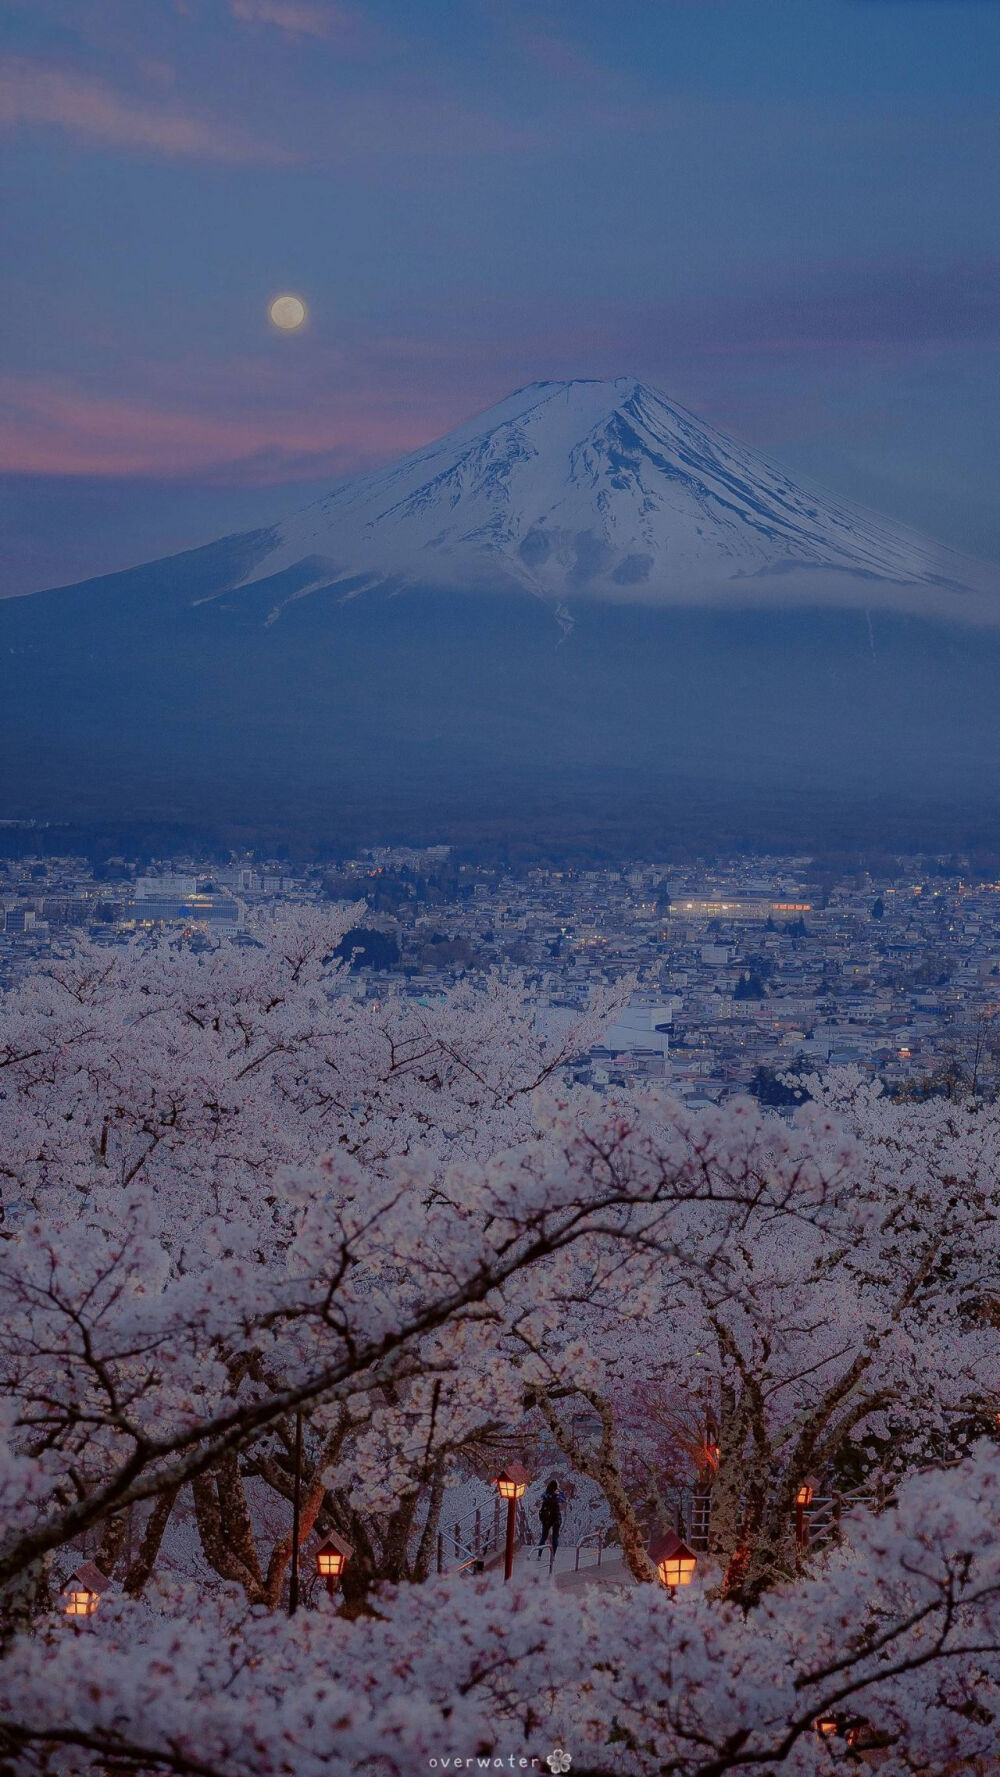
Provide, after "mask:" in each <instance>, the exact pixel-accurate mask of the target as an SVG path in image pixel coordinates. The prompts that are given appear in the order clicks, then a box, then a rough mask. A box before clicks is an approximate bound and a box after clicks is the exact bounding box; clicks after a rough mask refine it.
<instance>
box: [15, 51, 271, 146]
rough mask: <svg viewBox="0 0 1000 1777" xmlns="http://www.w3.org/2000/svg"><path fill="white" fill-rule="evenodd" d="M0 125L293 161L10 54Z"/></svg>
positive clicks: (237, 134)
mask: <svg viewBox="0 0 1000 1777" xmlns="http://www.w3.org/2000/svg"><path fill="white" fill-rule="evenodd" d="M0 126H6V127H7V128H17V127H29V128H30V127H39V126H42V127H49V128H55V129H61V130H66V131H68V132H69V133H70V134H71V135H74V136H80V137H83V138H84V139H89V140H91V141H95V142H103V143H109V144H111V145H112V146H114V147H119V148H140V149H146V150H147V151H149V152H151V153H153V154H162V155H166V156H168V157H191V158H197V159H203V160H221V161H231V162H234V163H246V162H253V161H270V162H278V163H283V162H287V161H290V160H293V159H294V158H295V156H294V155H292V154H291V153H290V152H289V151H288V150H287V149H284V148H281V147H279V146H278V145H277V144H275V143H269V142H259V141H255V140H254V139H253V138H251V137H249V136H247V135H245V134H244V133H243V132H242V131H240V130H236V129H232V128H230V127H229V126H228V125H227V124H223V123H220V122H217V121H215V120H213V119H209V118H201V117H195V116H192V115H191V114H190V113H187V112H185V111H182V110H180V109H179V108H177V107H171V106H165V105H163V104H162V102H160V103H156V104H149V103H148V102H146V101H144V100H142V99H135V98H131V97H128V96H127V95H125V94H123V93H120V92H117V91H116V90H115V89H114V88H113V87H110V86H108V85H106V84H105V82H103V81H101V80H97V79H94V78H93V77H92V76H91V75H88V74H81V73H78V72H76V71H75V70H73V69H69V68H58V67H55V66H53V65H51V64H47V63H40V62H31V61H28V60H26V59H22V58H21V57H17V56H9V57H6V58H4V59H3V60H2V61H0Z"/></svg>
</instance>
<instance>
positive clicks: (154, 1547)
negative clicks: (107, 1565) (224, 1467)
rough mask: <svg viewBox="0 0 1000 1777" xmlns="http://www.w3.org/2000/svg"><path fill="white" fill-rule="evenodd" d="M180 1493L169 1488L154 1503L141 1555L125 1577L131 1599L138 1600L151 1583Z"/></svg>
mask: <svg viewBox="0 0 1000 1777" xmlns="http://www.w3.org/2000/svg"><path fill="white" fill-rule="evenodd" d="M179 1492H180V1488H179V1487H169V1488H168V1489H167V1491H166V1493H160V1494H158V1495H157V1497H156V1499H155V1500H154V1501H153V1509H152V1511H151V1512H150V1514H149V1517H148V1518H147V1519H146V1528H145V1529H144V1531H143V1533H142V1541H141V1543H140V1544H139V1553H138V1555H137V1556H136V1557H135V1560H134V1561H133V1562H132V1564H131V1566H130V1567H129V1569H128V1572H127V1573H126V1575H125V1590H126V1592H127V1593H128V1595H129V1597H130V1598H138V1597H139V1595H140V1593H141V1592H142V1591H143V1589H144V1587H145V1586H146V1585H148V1583H149V1579H150V1576H151V1574H152V1572H153V1568H154V1567H155V1566H156V1557H157V1555H158V1554H159V1552H160V1544H161V1543H162V1541H163V1533H164V1531H165V1530H166V1528H167V1523H168V1520H169V1518H170V1514H171V1512H172V1511H173V1509H174V1506H175V1504H176V1502H177V1495H178V1494H179Z"/></svg>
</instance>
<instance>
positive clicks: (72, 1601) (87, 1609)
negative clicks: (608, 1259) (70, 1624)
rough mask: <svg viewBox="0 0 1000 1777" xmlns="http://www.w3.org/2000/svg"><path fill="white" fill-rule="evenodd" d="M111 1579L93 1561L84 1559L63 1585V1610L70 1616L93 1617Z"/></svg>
mask: <svg viewBox="0 0 1000 1777" xmlns="http://www.w3.org/2000/svg"><path fill="white" fill-rule="evenodd" d="M110 1584H111V1581H110V1580H109V1579H108V1576H107V1574H105V1573H102V1572H101V1570H100V1568H99V1567H97V1566H96V1565H95V1563H94V1562H93V1561H83V1562H81V1564H80V1566H79V1567H78V1568H77V1569H76V1571H75V1573H71V1574H70V1576H69V1579H68V1580H67V1581H66V1584H65V1586H64V1587H63V1591H62V1597H63V1610H64V1611H65V1614H66V1615H67V1616H68V1617H92V1616H93V1614H94V1612H95V1611H96V1609H97V1606H98V1605H99V1603H100V1601H101V1593H102V1592H106V1591H107V1589H108V1587H109V1586H110Z"/></svg>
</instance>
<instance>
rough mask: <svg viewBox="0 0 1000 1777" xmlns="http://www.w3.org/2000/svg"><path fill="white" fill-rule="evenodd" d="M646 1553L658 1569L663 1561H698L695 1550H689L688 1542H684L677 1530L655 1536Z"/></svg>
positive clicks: (666, 1531)
mask: <svg viewBox="0 0 1000 1777" xmlns="http://www.w3.org/2000/svg"><path fill="white" fill-rule="evenodd" d="M646 1553H647V1554H648V1556H649V1559H650V1560H651V1561H652V1562H653V1563H654V1565H655V1566H657V1567H658V1566H659V1565H660V1562H661V1561H678V1560H684V1561H694V1560H696V1556H695V1552H694V1550H693V1549H689V1548H688V1546H687V1543H686V1542H682V1540H681V1538H680V1537H679V1536H678V1534H677V1532H676V1530H664V1531H662V1532H661V1533H660V1535H659V1536H654V1538H653V1540H652V1542H651V1543H650V1544H649V1547H648V1549H647V1551H646Z"/></svg>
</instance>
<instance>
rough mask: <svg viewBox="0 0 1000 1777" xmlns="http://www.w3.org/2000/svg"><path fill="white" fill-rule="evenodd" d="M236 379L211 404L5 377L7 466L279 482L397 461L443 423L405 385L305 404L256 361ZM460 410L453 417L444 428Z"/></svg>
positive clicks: (40, 471)
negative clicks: (275, 388)
mask: <svg viewBox="0 0 1000 1777" xmlns="http://www.w3.org/2000/svg"><path fill="white" fill-rule="evenodd" d="M179 380H184V379H183V376H181V378H180V379H179ZM192 380H193V378H192ZM231 384H232V386H231V387H230V389H229V391H228V394H229V399H228V400H221V399H218V400H214V401H212V402H211V403H210V404H209V410H208V411H206V408H205V407H204V406H203V407H201V408H199V405H198V396H197V391H196V390H194V389H192V388H187V387H184V388H182V390H181V395H180V399H178V400H177V401H175V402H174V403H173V404H172V405H171V404H168V402H167V401H166V400H164V399H157V398H156V397H155V396H153V397H147V396H143V395H131V394H127V393H122V394H119V393H117V392H105V391H100V390H94V389H92V388H88V387H86V386H84V385H82V384H80V383H79V382H77V381H75V380H74V379H70V378H54V377H52V378H42V377H8V378H4V379H2V380H0V472H3V473H16V474H23V475H94V476H109V475H110V476H122V477H135V476H144V475H152V476H157V477H161V478H164V477H165V478H169V477H172V476H190V475H192V474H194V473H199V474H202V475H203V476H205V477H206V478H207V479H212V478H213V476H214V477H216V478H218V479H220V480H224V481H248V482H258V483H264V482H267V483H270V482H279V481H282V480H288V479H290V478H292V477H293V476H295V475H298V474H300V473H302V472H304V471H306V470H310V471H313V472H315V473H316V474H317V475H318V474H330V475H336V474H346V473H348V472H350V471H352V470H355V469H360V468H364V467H366V466H368V465H371V464H373V463H378V462H386V461H389V460H391V459H392V458H393V457H395V456H398V455H400V454H401V453H402V452H404V451H406V450H409V449H411V448H413V447H414V446H415V445H417V444H422V443H424V442H425V441H426V439H427V437H428V436H431V435H433V431H434V429H435V427H434V423H433V422H431V423H430V424H428V418H427V415H426V414H423V413H421V411H420V409H419V407H415V406H414V405H413V404H412V403H407V401H406V398H405V396H404V395H402V394H400V393H399V392H396V391H385V390H378V389H371V388H369V389H358V390H356V391H354V390H350V391H341V392H340V394H339V397H338V399H337V401H336V404H335V409H334V410H333V411H331V404H330V403H329V402H327V401H322V402H320V401H317V402H316V403H315V405H313V406H312V407H311V408H309V407H306V408H304V409H302V408H300V407H299V406H298V405H291V404H290V403H289V402H288V400H287V399H285V400H282V399H281V398H280V397H279V398H274V397H273V395H271V392H270V391H269V389H268V383H267V379H266V378H264V379H263V381H261V380H259V379H255V377H254V375H253V367H252V366H247V365H234V366H233V367H232V377H231ZM269 396H270V398H269ZM460 411H461V410H460ZM457 417H459V416H458V415H457V414H456V415H451V414H448V415H447V417H446V419H445V424H444V425H439V429H441V430H444V429H445V427H446V425H447V423H454V419H455V418H457Z"/></svg>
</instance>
